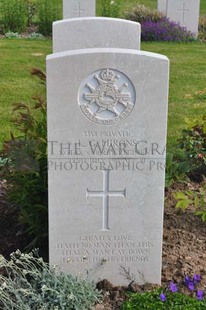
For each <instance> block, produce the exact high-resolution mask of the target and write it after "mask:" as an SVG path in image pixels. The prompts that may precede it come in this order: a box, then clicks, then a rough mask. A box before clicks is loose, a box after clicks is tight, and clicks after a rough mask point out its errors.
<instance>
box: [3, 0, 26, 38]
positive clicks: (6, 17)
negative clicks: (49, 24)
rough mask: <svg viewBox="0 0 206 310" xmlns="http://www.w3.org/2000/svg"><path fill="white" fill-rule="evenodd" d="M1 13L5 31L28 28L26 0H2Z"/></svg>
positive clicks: (20, 30) (17, 30)
mask: <svg viewBox="0 0 206 310" xmlns="http://www.w3.org/2000/svg"><path fill="white" fill-rule="evenodd" d="M1 14H2V22H3V31H4V32H8V31H12V32H22V31H25V30H26V25H27V6H26V2H25V0H9V1H8V0H2V3H1Z"/></svg>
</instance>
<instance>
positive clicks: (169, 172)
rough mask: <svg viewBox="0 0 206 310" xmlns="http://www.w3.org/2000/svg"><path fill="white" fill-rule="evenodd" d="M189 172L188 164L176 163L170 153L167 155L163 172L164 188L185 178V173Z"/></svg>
mask: <svg viewBox="0 0 206 310" xmlns="http://www.w3.org/2000/svg"><path fill="white" fill-rule="evenodd" d="M189 170H190V166H189V162H187V161H184V162H178V161H177V160H175V159H174V155H173V154H172V153H167V156H166V170H165V187H169V186H171V185H172V184H173V182H174V181H180V180H183V179H184V178H185V174H186V172H188V171H189Z"/></svg>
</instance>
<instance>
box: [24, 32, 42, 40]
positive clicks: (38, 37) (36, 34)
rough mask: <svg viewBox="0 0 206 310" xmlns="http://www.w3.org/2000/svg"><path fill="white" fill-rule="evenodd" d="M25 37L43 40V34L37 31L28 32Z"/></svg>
mask: <svg viewBox="0 0 206 310" xmlns="http://www.w3.org/2000/svg"><path fill="white" fill-rule="evenodd" d="M27 38H28V39H31V40H44V36H43V35H42V34H41V33H38V32H32V33H30V34H29V35H28V37H27Z"/></svg>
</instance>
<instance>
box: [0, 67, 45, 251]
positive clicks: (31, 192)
mask: <svg viewBox="0 0 206 310" xmlns="http://www.w3.org/2000/svg"><path fill="white" fill-rule="evenodd" d="M33 74H34V75H38V76H39V77H40V78H41V79H42V80H43V81H44V82H45V74H44V73H43V72H42V71H41V70H37V69H34V70H33ZM32 104H33V105H32V107H31V108H30V107H29V106H28V105H26V104H25V103H19V104H16V105H15V108H14V111H17V112H18V114H17V116H16V117H15V118H14V120H13V122H14V124H15V125H16V126H17V128H18V130H19V135H17V136H16V137H14V135H13V134H11V140H10V141H7V142H5V144H4V149H3V156H4V158H6V159H7V165H5V166H4V167H3V172H2V173H3V177H4V178H5V179H6V180H8V183H9V185H10V186H9V191H8V198H9V199H10V200H11V201H12V202H13V203H15V205H17V206H18V207H19V209H20V218H19V219H20V221H21V222H22V223H24V224H25V229H26V232H27V233H29V235H31V237H32V238H33V241H32V243H31V244H30V246H32V245H34V244H36V243H40V242H41V241H43V240H44V239H45V238H46V237H47V234H48V232H47V226H48V225H47V223H48V219H47V217H48V215H47V213H48V201H47V200H48V198H47V151H46V150H47V141H46V134H47V131H46V102H45V100H44V99H43V98H41V97H34V98H33V103H32Z"/></svg>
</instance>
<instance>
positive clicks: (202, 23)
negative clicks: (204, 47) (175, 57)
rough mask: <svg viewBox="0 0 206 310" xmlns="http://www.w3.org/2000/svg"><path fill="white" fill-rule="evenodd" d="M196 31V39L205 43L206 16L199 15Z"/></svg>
mask: <svg viewBox="0 0 206 310" xmlns="http://www.w3.org/2000/svg"><path fill="white" fill-rule="evenodd" d="M198 30H199V31H198V38H199V39H200V40H202V41H206V14H204V15H200V18H199V27H198Z"/></svg>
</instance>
